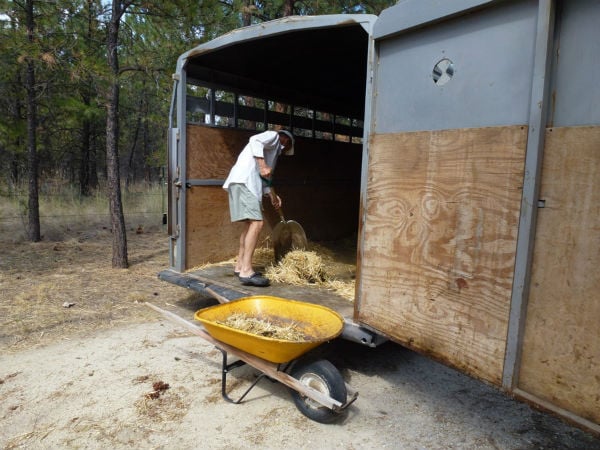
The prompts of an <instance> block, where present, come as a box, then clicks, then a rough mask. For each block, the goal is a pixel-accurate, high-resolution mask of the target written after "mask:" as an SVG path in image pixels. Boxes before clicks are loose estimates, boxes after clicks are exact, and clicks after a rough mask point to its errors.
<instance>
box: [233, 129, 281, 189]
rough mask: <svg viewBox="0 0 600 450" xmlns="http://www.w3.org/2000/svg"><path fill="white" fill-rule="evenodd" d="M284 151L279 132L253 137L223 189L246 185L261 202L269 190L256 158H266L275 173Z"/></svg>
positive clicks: (265, 132) (267, 132)
mask: <svg viewBox="0 0 600 450" xmlns="http://www.w3.org/2000/svg"><path fill="white" fill-rule="evenodd" d="M282 150H283V146H282V145H281V142H280V140H279V133H278V132H277V131H264V132H262V133H260V134H255V135H254V136H251V137H250V139H249V141H248V144H246V146H245V147H244V149H243V150H242V152H241V153H240V154H239V156H238V158H237V161H236V162H235V164H234V166H233V167H232V168H231V171H230V172H229V176H228V177H227V179H226V180H225V183H224V184H223V189H227V188H228V187H229V185H230V184H231V183H241V184H245V185H246V187H247V188H248V189H249V190H250V192H252V193H253V194H254V195H256V197H257V198H258V199H259V200H260V199H261V198H262V196H263V193H264V194H267V193H269V188H268V187H267V186H266V185H265V183H264V182H263V181H262V179H261V178H260V171H259V168H258V163H257V162H256V159H255V158H264V160H265V163H266V164H267V165H268V166H269V167H271V171H274V170H275V165H276V164H277V158H278V157H279V155H280V154H281V151H282Z"/></svg>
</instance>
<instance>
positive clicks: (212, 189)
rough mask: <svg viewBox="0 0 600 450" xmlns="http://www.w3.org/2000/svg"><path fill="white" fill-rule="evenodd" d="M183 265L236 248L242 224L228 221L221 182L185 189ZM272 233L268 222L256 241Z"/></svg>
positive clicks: (227, 255) (188, 266)
mask: <svg viewBox="0 0 600 450" xmlns="http://www.w3.org/2000/svg"><path fill="white" fill-rule="evenodd" d="M186 200H187V205H186V231H187V233H186V243H187V245H186V266H185V268H186V269H191V268H193V267H196V266H199V265H203V264H206V263H209V262H218V261H224V260H227V259H229V258H231V257H233V256H235V255H237V252H238V245H239V237H240V233H241V231H242V225H241V224H239V223H236V224H234V223H231V220H230V217H229V202H228V199H227V192H226V191H225V190H224V189H223V188H222V187H221V186H194V187H192V188H190V189H188V191H187V198H186ZM270 233H271V228H270V226H269V225H268V223H267V224H266V225H265V227H264V228H263V230H262V232H261V236H260V237H259V243H260V242H262V241H263V240H264V239H266V238H267V237H268V236H269V235H270Z"/></svg>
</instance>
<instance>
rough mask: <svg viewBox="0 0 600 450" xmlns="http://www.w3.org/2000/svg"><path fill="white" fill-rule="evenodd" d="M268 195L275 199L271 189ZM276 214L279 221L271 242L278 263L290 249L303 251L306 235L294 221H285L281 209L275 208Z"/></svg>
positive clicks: (273, 191) (305, 244) (275, 195)
mask: <svg viewBox="0 0 600 450" xmlns="http://www.w3.org/2000/svg"><path fill="white" fill-rule="evenodd" d="M270 195H271V200H274V199H277V194H276V193H275V190H274V189H273V188H272V187H271V192H270ZM277 213H278V214H279V218H280V219H281V220H280V222H279V223H278V224H277V225H275V228H273V232H272V233H271V240H272V241H273V250H274V252H275V261H276V262H279V260H281V258H283V257H284V256H285V254H286V253H287V252H289V251H290V250H292V249H294V250H305V249H306V246H307V243H306V233H304V230H303V229H302V226H301V225H300V224H299V223H298V222H296V221H294V220H285V217H284V216H283V211H282V210H281V208H277Z"/></svg>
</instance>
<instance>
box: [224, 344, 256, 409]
mask: <svg viewBox="0 0 600 450" xmlns="http://www.w3.org/2000/svg"><path fill="white" fill-rule="evenodd" d="M218 350H219V351H220V352H221V354H222V355H223V359H222V363H221V396H222V397H223V398H224V399H225V401H228V402H229V403H233V404H235V405H239V404H240V403H242V401H243V400H244V398H246V395H248V393H249V392H250V391H251V390H252V389H253V388H254V386H256V385H257V384H258V382H259V381H260V380H262V379H263V378H264V377H265V376H266V375H265V374H264V373H261V374H260V375H259V376H258V378H256V380H254V382H253V383H252V384H251V385H250V387H249V388H248V389H246V392H244V393H243V394H242V396H241V397H240V398H238V399H237V400H234V399H232V398H231V397H230V396H229V395H228V394H227V374H228V373H229V372H230V371H231V370H232V369H235V368H236V367H241V366H243V365H245V364H246V363H245V362H244V361H242V360H238V361H234V362H232V363H231V364H228V363H227V352H226V351H223V350H221V349H220V348H218Z"/></svg>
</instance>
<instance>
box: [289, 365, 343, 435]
mask: <svg viewBox="0 0 600 450" xmlns="http://www.w3.org/2000/svg"><path fill="white" fill-rule="evenodd" d="M290 375H291V376H293V377H294V378H296V379H297V380H299V381H300V382H302V383H303V384H305V385H307V386H310V387H311V388H313V389H316V390H317V391H319V392H321V393H322V394H325V395H327V396H328V397H331V398H333V399H334V400H337V401H339V402H341V403H345V402H346V398H347V396H348V392H347V390H346V383H345V382H344V378H343V377H342V374H341V373H340V372H339V371H338V370H337V369H336V368H335V366H334V365H333V364H331V363H330V362H329V361H327V360H325V359H321V360H318V361H313V362H310V363H308V364H297V365H295V366H294V367H293V368H292V371H291V373H290ZM291 392H292V397H293V399H294V403H295V404H296V407H297V408H298V409H299V410H300V412H301V413H302V414H304V415H305V416H306V417H308V418H309V419H312V420H314V421H315V422H319V423H331V422H333V421H335V420H336V419H337V418H339V416H340V413H338V412H336V411H334V410H332V409H329V408H327V407H326V406H323V405H321V404H319V403H317V402H315V401H314V400H311V399H310V398H308V397H306V396H305V395H302V394H301V393H300V392H298V391H295V390H292V391H291Z"/></svg>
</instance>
